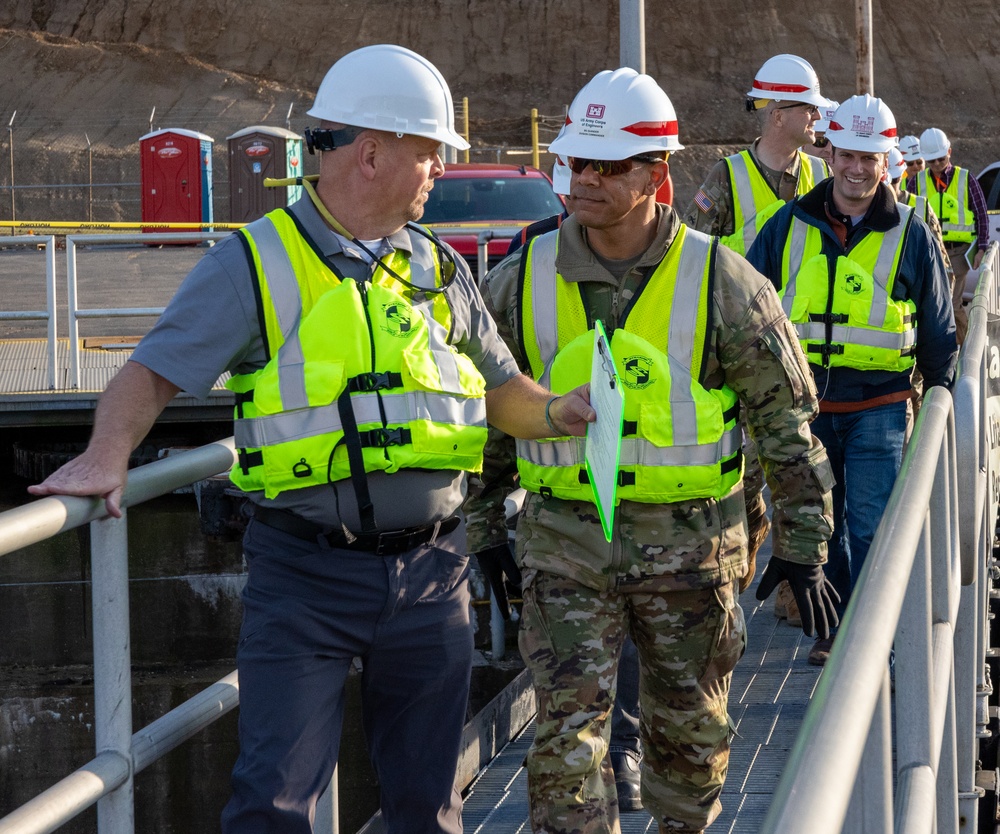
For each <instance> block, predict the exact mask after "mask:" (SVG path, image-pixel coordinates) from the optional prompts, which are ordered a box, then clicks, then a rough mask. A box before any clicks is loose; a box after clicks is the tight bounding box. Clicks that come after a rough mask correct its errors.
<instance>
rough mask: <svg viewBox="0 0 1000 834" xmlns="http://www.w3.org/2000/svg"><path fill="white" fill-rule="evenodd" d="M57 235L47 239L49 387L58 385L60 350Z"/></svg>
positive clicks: (46, 290) (46, 288)
mask: <svg viewBox="0 0 1000 834" xmlns="http://www.w3.org/2000/svg"><path fill="white" fill-rule="evenodd" d="M57 297H58V292H57V289H56V236H55V235H49V236H48V237H47V238H46V240H45V298H46V309H47V310H48V314H49V320H48V322H46V324H47V325H48V328H47V333H48V356H47V359H48V366H49V367H48V370H49V389H50V390H53V389H55V387H56V354H57V352H58V350H59V326H58V320H57V319H56V299H57Z"/></svg>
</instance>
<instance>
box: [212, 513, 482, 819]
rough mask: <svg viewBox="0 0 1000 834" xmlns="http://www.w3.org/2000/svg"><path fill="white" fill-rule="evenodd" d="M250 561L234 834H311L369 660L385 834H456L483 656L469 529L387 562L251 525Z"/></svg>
mask: <svg viewBox="0 0 1000 834" xmlns="http://www.w3.org/2000/svg"><path fill="white" fill-rule="evenodd" d="M244 550H245V556H246V560H247V569H248V580H247V585H246V588H245V590H244V592H243V605H244V614H243V627H242V631H241V634H240V644H239V648H238V650H237V667H238V669H239V679H240V717H239V738H240V755H239V758H238V760H237V762H236V765H235V767H234V769H233V774H232V789H233V794H232V798H231V799H230V801H229V803H228V805H227V806H226V808H225V809H224V811H223V814H222V829H223V831H224V832H226V834H236V833H237V832H238V833H239V834H264V832H271V834H278V832H281V834H300V833H302V834H305V832H310V831H311V830H312V820H313V816H314V813H315V808H316V801H317V799H318V797H319V795H320V794H321V793H322V791H323V790H324V789H325V787H326V785H327V784H328V783H329V781H330V777H331V775H332V773H333V768H334V765H335V764H336V762H337V753H338V748H339V744H340V736H341V724H342V722H343V718H344V683H345V680H346V677H347V674H348V670H349V668H350V665H351V662H352V660H353V658H354V657H360V658H362V662H363V673H362V675H363V677H362V712H363V721H364V729H365V734H366V736H367V739H368V748H369V751H370V755H371V759H372V764H373V766H374V768H375V772H376V774H377V776H378V781H379V785H380V789H381V807H382V814H383V818H384V820H385V824H386V829H387V831H388V832H390V834H403V832H406V834H439V832H445V834H458V832H460V831H461V830H462V829H461V825H462V824H461V811H462V802H461V797H460V796H459V794H458V792H457V791H456V790H455V787H454V780H455V770H456V764H457V760H458V751H459V744H460V740H461V735H462V728H463V725H464V722H465V713H466V708H467V701H468V693H469V674H470V669H471V661H472V648H473V642H472V624H471V620H470V616H469V589H468V582H467V573H468V557H467V556H466V555H465V531H464V527H462V526H459V528H458V529H457V530H455V531H454V532H452V533H451V534H449V535H447V536H442V537H440V538H439V539H438V541H437V542H436V543H435V544H434V545H423V546H421V547H419V548H417V549H416V550H413V551H410V552H408V553H404V554H400V555H396V556H377V555H375V554H372V553H367V552H358V551H349V550H340V549H333V548H330V547H327V546H326V545H325V544H322V543H314V542H308V541H303V540H301V539H297V538H294V537H292V536H290V535H288V534H286V533H283V532H279V531H278V530H275V529H273V528H271V527H268V526H266V525H264V524H262V523H261V522H259V521H257V520H253V519H251V521H250V524H249V527H248V528H247V532H246V535H245V537H244Z"/></svg>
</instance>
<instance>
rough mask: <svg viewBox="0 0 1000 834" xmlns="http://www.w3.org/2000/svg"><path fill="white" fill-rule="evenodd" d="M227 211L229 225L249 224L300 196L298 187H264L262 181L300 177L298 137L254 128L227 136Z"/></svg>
mask: <svg viewBox="0 0 1000 834" xmlns="http://www.w3.org/2000/svg"><path fill="white" fill-rule="evenodd" d="M227 139H228V142H229V211H230V219H231V220H232V222H233V223H249V222H250V221H252V220H256V219H257V218H258V217H263V216H264V215H265V214H267V213H268V212H269V211H271V210H272V209H276V208H284V207H285V206H287V205H290V204H291V203H294V202H295V201H296V200H297V199H298V198H299V197H300V196H301V195H302V186H301V185H289V186H281V187H270V188H265V187H264V178H265V177H273V178H274V179H286V178H288V177H298V176H301V175H302V137H301V136H299V135H298V134H297V133H293V132H292V131H290V130H285V128H283V127H267V126H265V125H254V126H253V127H247V128H244V129H243V130H239V131H237V132H236V133H234V134H233V135H232V136H229V137H227Z"/></svg>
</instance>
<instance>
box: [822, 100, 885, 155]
mask: <svg viewBox="0 0 1000 834" xmlns="http://www.w3.org/2000/svg"><path fill="white" fill-rule="evenodd" d="M826 138H827V139H829V140H830V144H831V145H833V146H834V147H835V148H840V149H842V150H845V151H861V152H863V153H887V152H888V150H889V148H894V147H895V146H896V117H895V116H893V115H892V111H891V110H890V109H889V108H888V107H887V106H886V105H885V102H883V101H882V99H880V98H873V97H872V96H870V95H868V94H867V93H865V94H864V95H863V96H851V97H850V98H849V99H848V100H847V101H845V102H844V103H843V104H841V105H840V107H838V108H837V111H836V112H835V113H834V114H833V118H832V119H831V120H830V127H829V128H828V129H827V131H826Z"/></svg>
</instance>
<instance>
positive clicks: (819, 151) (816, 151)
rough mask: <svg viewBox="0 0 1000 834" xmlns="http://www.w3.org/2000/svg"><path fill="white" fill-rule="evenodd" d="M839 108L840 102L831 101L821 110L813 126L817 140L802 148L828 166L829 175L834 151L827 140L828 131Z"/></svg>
mask: <svg viewBox="0 0 1000 834" xmlns="http://www.w3.org/2000/svg"><path fill="white" fill-rule="evenodd" d="M839 106H840V102H839V101H830V102H828V103H827V105H826V107H821V108H820V109H819V119H818V120H817V121H816V122H815V124H813V133H814V134H816V138H815V139H813V142H812V144H811V145H803V146H802V150H803V151H804V152H805V153H807V154H809V156H818V157H819V158H820V159H822V160H823V161H824V162H825V163H826V164H827V173H829V165H830V157H831V155H832V151H831V149H830V140H829V139H827V138H826V131H827V130H828V129H829V127H830V118H831V117H832V116H833V114H834V112H835V111H836V109H837V108H838V107H839ZM824 178H825V177H824Z"/></svg>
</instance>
